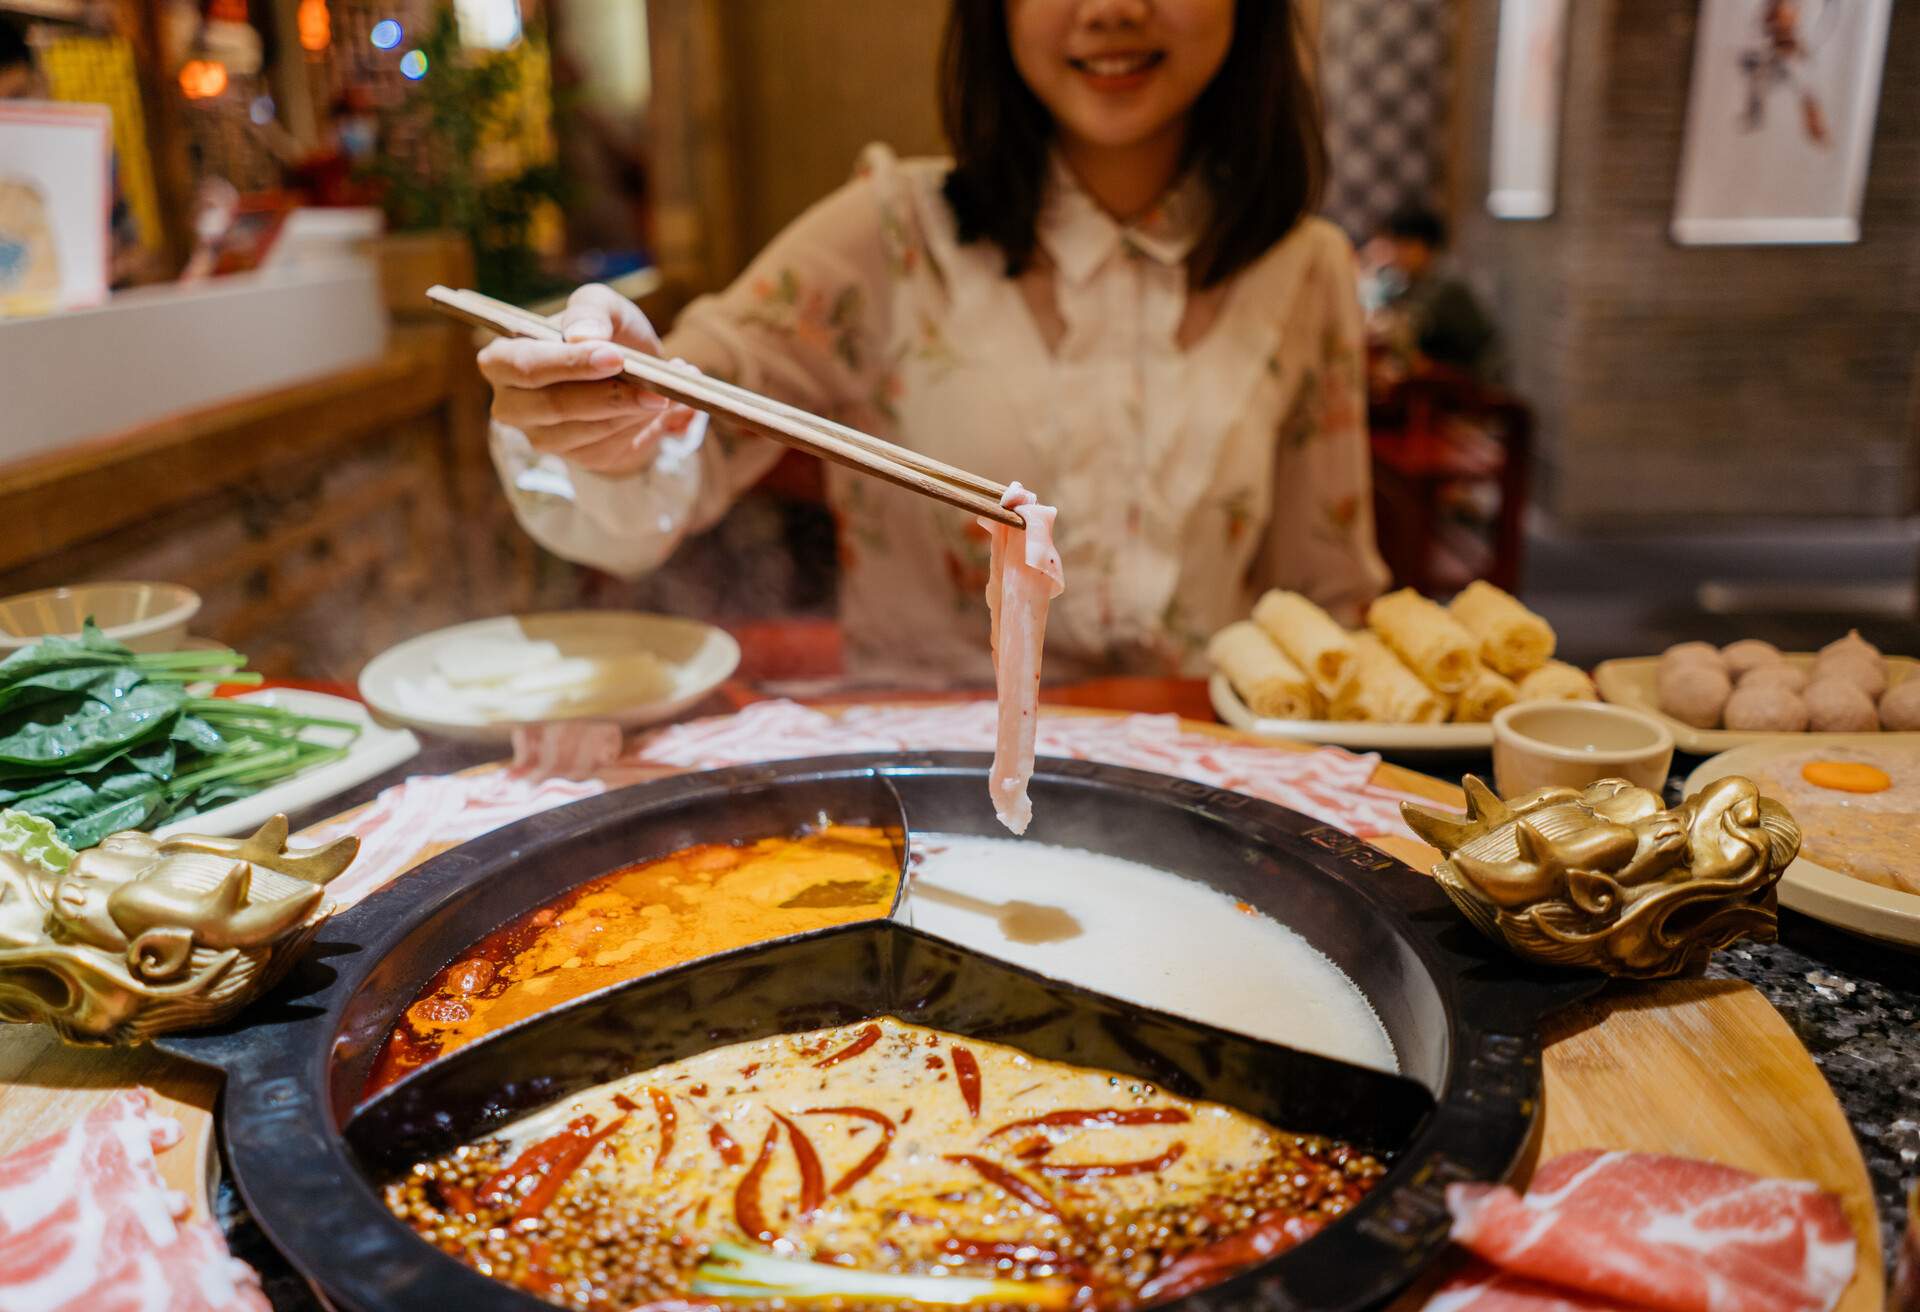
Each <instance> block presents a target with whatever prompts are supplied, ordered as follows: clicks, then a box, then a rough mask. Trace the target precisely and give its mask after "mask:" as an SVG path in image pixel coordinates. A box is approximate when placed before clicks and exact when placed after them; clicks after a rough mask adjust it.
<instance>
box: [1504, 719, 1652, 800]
mask: <svg viewBox="0 0 1920 1312" xmlns="http://www.w3.org/2000/svg"><path fill="white" fill-rule="evenodd" d="M1672 764H1673V734H1671V733H1670V732H1668V730H1667V727H1666V726H1665V725H1663V724H1661V723H1660V722H1659V721H1658V720H1656V719H1654V718H1653V717H1652V716H1650V715H1647V714H1645V713H1643V712H1641V711H1636V710H1631V709H1629V708H1628V707H1625V706H1613V705H1610V704H1608V703H1606V702H1557V701H1556V702H1518V703H1516V704H1514V705H1512V706H1509V707H1507V708H1506V709H1505V710H1503V711H1501V712H1500V713H1499V714H1497V715H1495V716H1494V717H1493V782H1494V787H1496V788H1497V789H1499V791H1500V795H1501V796H1502V797H1516V796H1518V795H1520V794H1521V793H1530V792H1532V791H1533V790H1534V789H1536V788H1547V787H1563V788H1583V787H1585V786H1586V785H1587V784H1590V783H1592V782H1594V781H1595V780H1596V779H1626V780H1629V781H1630V782H1632V783H1636V784H1638V785H1640V786H1641V787H1642V788H1650V789H1652V790H1653V791H1654V792H1659V791H1660V790H1661V789H1662V788H1664V787H1665V786H1666V782H1667V771H1668V769H1669V768H1670V767H1671V766H1672Z"/></svg>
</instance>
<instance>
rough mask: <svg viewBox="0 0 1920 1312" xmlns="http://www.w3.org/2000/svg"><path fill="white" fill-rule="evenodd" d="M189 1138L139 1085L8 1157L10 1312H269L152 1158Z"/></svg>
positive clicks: (1, 1250)
mask: <svg viewBox="0 0 1920 1312" xmlns="http://www.w3.org/2000/svg"><path fill="white" fill-rule="evenodd" d="M179 1140H180V1125H179V1123H178V1122H177V1121H174V1120H173V1119H172V1118H170V1117H166V1116H161V1115H159V1114H158V1113H156V1112H154V1111H153V1110H152V1109H151V1108H150V1107H149V1105H148V1103H147V1095H146V1092H145V1090H141V1089H134V1090H130V1091H128V1092H125V1093H120V1094H116V1095H114V1096H113V1097H112V1098H110V1099H108V1100H107V1101H106V1102H104V1103H102V1104H100V1106H98V1107H96V1108H94V1110H93V1111H91V1112H89V1113H88V1114H87V1116H86V1117H85V1118H84V1119H82V1120H81V1121H80V1122H79V1123H78V1124H75V1125H73V1126H71V1127H69V1128H68V1129H66V1130H64V1131H62V1132H61V1133H59V1134H55V1135H50V1136H48V1137H47V1138H45V1139H41V1140H38V1141H36V1142H34V1143H31V1144H28V1145H27V1146H26V1147H25V1148H21V1149H19V1150H17V1151H16V1152H13V1153H10V1154H8V1155H7V1156H6V1157H5V1158H0V1312H270V1307H269V1304H268V1303H267V1300H266V1297H265V1296H264V1295H263V1294H262V1293H261V1292H260V1284H259V1280H258V1278H257V1277H256V1276H255V1275H254V1273H253V1271H252V1269H251V1268H249V1267H248V1266H247V1265H246V1264H245V1263H244V1262H241V1261H239V1260H237V1259H236V1258H234V1257H233V1256H232V1255H230V1254H229V1253H228V1252H227V1244H226V1240H224V1239H223V1238H221V1235H220V1231H219V1230H218V1229H217V1228H215V1227H214V1226H213V1225H211V1224H209V1223H208V1222H205V1221H185V1220H181V1219H179V1218H180V1217H181V1216H182V1215H183V1214H184V1213H185V1212H186V1209H187V1200H186V1199H185V1198H184V1197H182V1196H181V1195H180V1194H177V1193H174V1192H173V1191H172V1190H170V1189H168V1188H167V1186H166V1182H165V1181H163V1180H162V1179H161V1178H160V1169H159V1167H158V1166H156V1165H155V1163H154V1158H153V1155H154V1151H155V1150H156V1149H160V1148H166V1147H170V1146H171V1145H173V1144H175V1143H177V1142H179Z"/></svg>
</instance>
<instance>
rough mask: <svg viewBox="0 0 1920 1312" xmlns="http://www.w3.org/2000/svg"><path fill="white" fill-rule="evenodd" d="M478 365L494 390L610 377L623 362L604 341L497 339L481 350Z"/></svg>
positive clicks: (545, 385) (544, 385) (618, 354)
mask: <svg viewBox="0 0 1920 1312" xmlns="http://www.w3.org/2000/svg"><path fill="white" fill-rule="evenodd" d="M479 363H480V372H481V374H482V375H484V376H485V378H486V380H487V381H488V382H489V383H492V384H493V385H494V386H495V387H496V388H501V387H522V388H526V387H551V386H553V385H554V384H555V383H567V382H582V381H589V380H592V379H597V378H611V377H613V376H614V375H615V374H617V373H619V372H620V370H621V368H622V366H623V365H624V364H625V361H624V360H623V359H622V358H621V356H620V352H619V351H617V350H615V349H614V348H613V347H611V346H609V345H607V344H606V343H605V342H604V341H600V342H565V343H562V342H540V341H534V340H532V339H531V338H524V337H498V338H495V339H494V340H493V341H491V342H488V343H487V344H486V345H485V346H484V347H482V348H481V349H480V356H479Z"/></svg>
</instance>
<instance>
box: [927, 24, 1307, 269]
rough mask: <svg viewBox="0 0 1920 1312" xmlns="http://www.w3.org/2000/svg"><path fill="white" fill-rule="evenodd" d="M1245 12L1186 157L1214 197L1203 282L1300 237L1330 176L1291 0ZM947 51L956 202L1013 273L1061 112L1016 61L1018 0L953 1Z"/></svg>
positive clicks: (944, 111)
mask: <svg viewBox="0 0 1920 1312" xmlns="http://www.w3.org/2000/svg"><path fill="white" fill-rule="evenodd" d="M1233 23H1234V28H1233V44H1232V45H1231V46H1230V47H1229V48H1228V50H1227V57H1226V60H1225V61H1224V62H1223V63H1222V64H1221V66H1220V70H1219V72H1217V73H1215V74H1214V76H1213V81H1212V82H1210V83H1208V84H1207V88H1206V90H1204V91H1202V92H1201V93H1200V98H1199V100H1197V101H1195V102H1194V106H1193V111H1192V114H1191V116H1190V119H1189V126H1188V132H1187V146H1186V151H1187V157H1186V161H1185V164H1186V166H1187V167H1188V168H1192V169H1198V170H1199V172H1200V176H1201V177H1202V178H1203V179H1205V181H1206V183H1207V186H1208V188H1209V190H1210V191H1211V192H1212V198H1213V212H1212V218H1211V220H1210V221H1209V222H1208V225H1207V230H1206V231H1205V232H1204V233H1203V234H1202V235H1201V238H1200V241H1199V243H1198V244H1197V245H1196V246H1195V247H1194V252H1193V257H1192V268H1193V273H1194V278H1195V280H1196V282H1197V283H1198V284H1199V285H1200V286H1202V287H1210V286H1212V285H1213V284H1215V283H1218V282H1220V281H1222V280H1223V279H1225V278H1229V277H1231V276H1232V275H1233V274H1235V273H1237V272H1239V271H1240V270H1241V269H1243V268H1245V267H1246V266H1247V265H1248V264H1250V263H1252V262H1253V261H1254V260H1256V259H1258V258H1259V257H1260V255H1261V254H1262V253H1263V252H1265V251H1266V250H1267V248H1268V247H1270V246H1272V245H1273V244H1274V243H1275V242H1277V241H1279V240H1280V239H1281V238H1282V237H1284V236H1286V235H1287V233H1288V232H1290V231H1291V230H1292V229H1293V226H1294V224H1296V223H1298V222H1299V221H1300V220H1301V218H1303V217H1304V216H1305V215H1307V214H1308V213H1310V212H1311V211H1312V210H1313V209H1314V207H1315V206H1316V205H1317V204H1318V203H1319V199H1320V187H1321V183H1322V181H1323V180H1324V178H1325V176H1326V147H1325V145H1324V143H1323V142H1322V140H1321V135H1320V106H1319V102H1318V100H1317V99H1316V97H1315V95H1314V90H1313V85H1312V82H1311V80H1310V79H1309V77H1308V75H1307V70H1306V67H1305V65H1304V63H1303V61H1302V59H1301V42H1300V39H1299V31H1298V28H1297V26H1296V23H1295V15H1294V7H1293V5H1292V4H1291V3H1290V0H1237V2H1236V4H1235V6H1234V15H1233ZM940 63H941V68H940V111H941V118H942V121H943V123H944V125H945V127H946V131H947V140H948V142H949V143H950V144H951V145H952V147H953V158H954V166H953V172H952V173H950V174H948V176H947V182H946V197H947V203H948V204H949V205H951V206H952V207H953V213H954V217H955V219H956V220H957V221H958V224H959V231H960V240H961V241H980V240H983V239H984V240H986V241H991V242H993V243H994V244H995V245H997V246H999V247H1000V249H1001V250H1002V251H1004V252H1005V253H1006V257H1007V275H1008V276H1009V277H1012V276H1013V275H1015V274H1018V273H1020V272H1021V271H1022V270H1024V269H1025V268H1026V267H1027V265H1028V264H1029V263H1030V262H1031V261H1032V259H1033V246H1034V238H1035V233H1034V230H1035V227H1036V225H1037V223H1038V221H1039V217H1040V203H1041V200H1042V198H1043V196H1044V194H1045V189H1046V180H1047V151H1048V147H1049V145H1050V143H1051V141H1052V138H1053V119H1052V117H1051V116H1050V115H1049V114H1048V113H1047V109H1046V106H1044V105H1042V104H1041V103H1040V99H1039V97H1037V96H1035V95H1034V94H1033V91H1032V90H1031V89H1030V88H1029V87H1028V86H1027V84H1026V81H1025V80H1024V79H1023V78H1022V77H1021V76H1020V70H1019V68H1018V67H1016V66H1015V64H1014V62H1013V49H1012V47H1011V46H1010V45H1009V43H1008V41H1007V18H1006V6H1005V0H953V5H952V8H951V9H950V10H949V11H948V13H947V30H946V36H945V39H944V43H943V47H942V50H941V60H940Z"/></svg>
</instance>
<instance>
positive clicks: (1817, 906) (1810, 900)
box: [1686, 734, 1920, 947]
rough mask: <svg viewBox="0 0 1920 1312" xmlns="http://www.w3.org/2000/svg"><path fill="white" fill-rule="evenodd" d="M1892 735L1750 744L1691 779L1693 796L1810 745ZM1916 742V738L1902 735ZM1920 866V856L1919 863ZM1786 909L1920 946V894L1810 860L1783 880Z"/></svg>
mask: <svg viewBox="0 0 1920 1312" xmlns="http://www.w3.org/2000/svg"><path fill="white" fill-rule="evenodd" d="M1891 736H1892V735H1888V734H1795V735H1792V736H1791V737H1790V738H1788V737H1786V736H1784V735H1782V736H1780V737H1776V738H1775V739H1774V740H1773V741H1771V742H1764V743H1749V744H1747V745H1746V746H1744V747H1736V748H1734V749H1733V750H1732V751H1730V752H1722V753H1720V755H1718V756H1716V757H1714V758H1712V759H1711V760H1708V761H1703V762H1701V764H1700V767H1699V768H1698V769H1696V770H1695V771H1694V772H1693V773H1692V774H1690V775H1688V776H1687V788H1686V791H1687V793H1688V795H1689V796H1690V795H1692V794H1693V793H1695V792H1698V791H1699V790H1700V789H1702V788H1704V787H1706V786H1707V785H1708V784H1710V783H1712V782H1713V781H1714V780H1716V779H1724V778H1726V777H1727V776H1728V775H1730V774H1746V773H1747V772H1749V771H1751V770H1753V769H1755V768H1757V767H1759V766H1760V765H1762V764H1764V763H1765V762H1766V761H1767V759H1768V758H1770V757H1777V756H1784V755H1786V754H1787V753H1790V752H1797V751H1802V750H1804V749H1805V747H1806V740H1807V739H1809V738H1811V739H1815V740H1816V741H1833V742H1836V743H1841V744H1844V743H1847V742H1856V743H1860V744H1861V745H1863V746H1866V745H1871V744H1874V743H1881V744H1884V743H1886V742H1887V741H1888V739H1889V738H1890V737H1891ZM1899 736H1900V737H1902V738H1911V737H1912V735H1910V734H1901V735H1899ZM1915 859H1916V861H1920V857H1916V858H1915ZM1779 896H1780V905H1781V906H1783V907H1789V908H1791V909H1792V910H1794V911H1798V912H1800V913H1801V914H1802V915H1808V916H1812V917H1813V918H1814V919H1815V920H1824V921H1825V922H1826V923H1827V924H1829V925H1833V926H1836V927H1837V928H1840V929H1844V930H1847V931H1848V932H1849V933H1853V934H1864V935H1865V936H1867V937H1868V938H1875V939H1879V940H1880V941H1882V942H1884V943H1898V944H1900V945H1901V946H1903V947H1920V894H1914V893H1902V892H1901V891H1900V890H1898V889H1894V888H1883V887H1881V886H1880V885H1879V884H1870V883H1868V882H1867V881H1866V880H1864V879H1855V878H1854V877H1853V876H1852V875H1848V874H1843V873H1842V872H1840V871H1838V870H1834V869H1831V868H1830V867H1827V866H1823V865H1820V864H1819V863H1818V862H1815V861H1810V860H1808V859H1807V858H1806V857H1799V858H1797V859H1796V860H1795V861H1794V863H1793V864H1792V865H1790V866H1788V867H1787V870H1786V873H1785V874H1783V875H1781V876H1780V890H1779Z"/></svg>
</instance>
